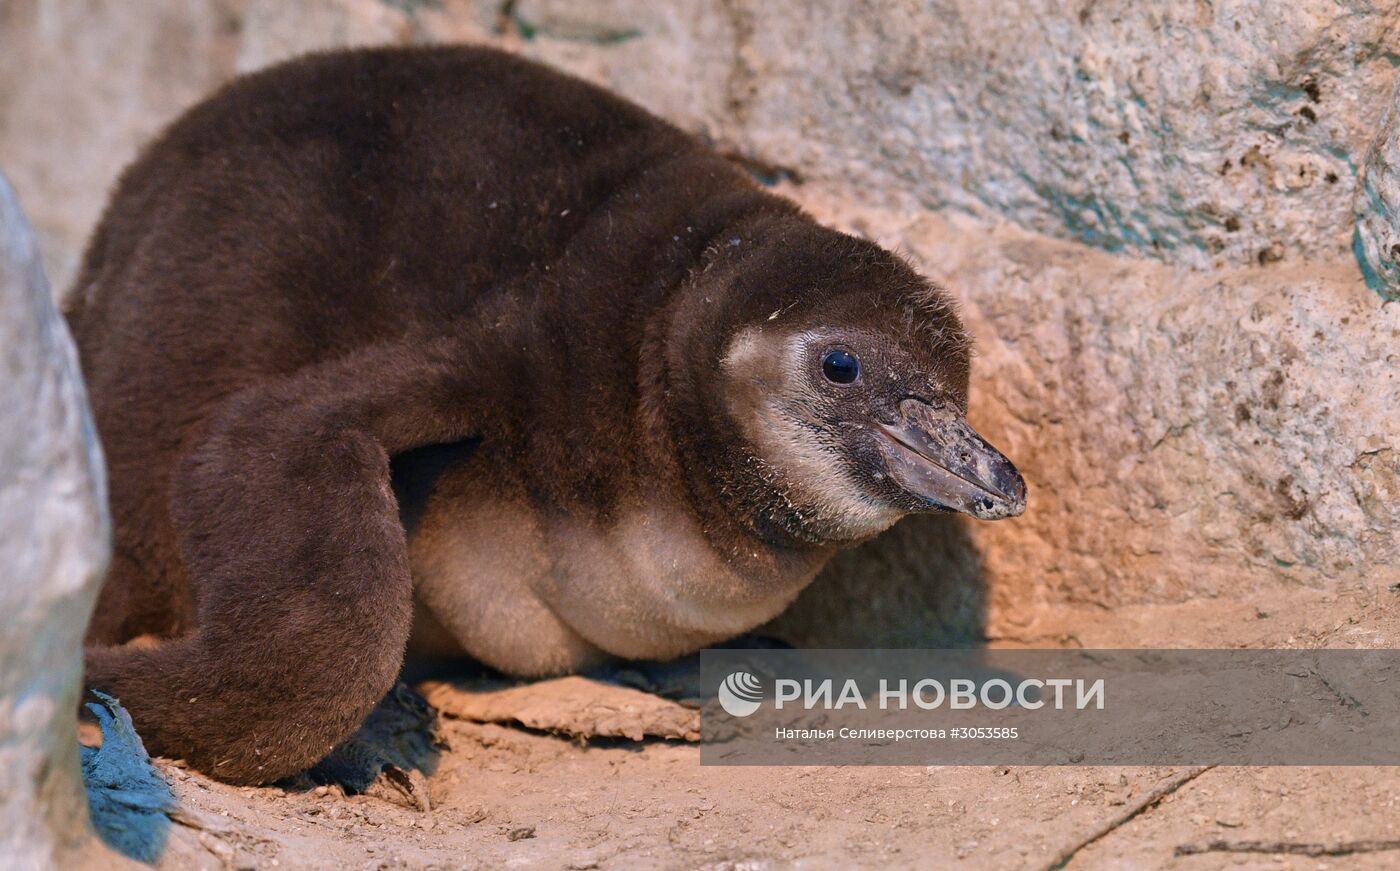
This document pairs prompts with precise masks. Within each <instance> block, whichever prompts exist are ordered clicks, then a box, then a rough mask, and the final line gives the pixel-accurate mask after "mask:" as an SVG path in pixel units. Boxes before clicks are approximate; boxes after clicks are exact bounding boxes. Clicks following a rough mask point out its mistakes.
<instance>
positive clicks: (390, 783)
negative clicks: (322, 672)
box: [284, 683, 446, 811]
mask: <svg viewBox="0 0 1400 871" xmlns="http://www.w3.org/2000/svg"><path fill="white" fill-rule="evenodd" d="M437 719H438V717H437V711H436V710H434V709H433V707H432V706H431V705H429V704H428V702H427V701H426V700H425V699H424V698H423V697H422V696H420V695H419V694H418V693H416V692H414V691H413V690H411V689H409V688H408V687H407V686H405V685H404V684H402V683H399V684H395V686H394V688H393V689H392V690H390V691H389V694H388V695H386V696H385V697H384V699H383V700H382V701H380V703H379V704H378V705H377V706H376V707H375V709H374V710H373V711H371V712H370V714H369V716H368V717H366V718H365V722H364V725H362V726H361V727H360V728H359V731H357V732H356V733H355V734H354V735H351V736H350V737H349V738H346V739H345V740H344V741H342V742H341V743H340V744H338V745H336V747H335V749H334V750H332V751H331V752H330V753H329V754H327V756H326V757H325V758H324V759H322V760H321V761H320V762H318V763H316V764H315V765H313V766H312V767H311V768H309V769H307V770H306V771H305V772H303V773H301V774H299V775H296V776H295V777H292V778H290V779H289V780H288V781H287V782H286V783H285V784H284V785H286V786H288V787H291V788H297V787H309V786H313V785H326V786H331V785H333V786H339V787H340V788H341V789H342V790H344V791H345V792H346V793H347V794H349V795H357V794H366V795H372V796H375V797H377V798H383V799H385V800H387V801H391V802H394V803H395V804H401V805H404V806H406V807H410V808H416V809H418V810H422V811H427V810H429V802H428V790H427V775H429V774H432V772H433V770H434V769H435V768H436V767H437V762H438V757H439V756H441V754H442V751H443V750H444V749H446V745H445V744H443V742H442V741H441V739H440V738H439V736H438V730H437Z"/></svg>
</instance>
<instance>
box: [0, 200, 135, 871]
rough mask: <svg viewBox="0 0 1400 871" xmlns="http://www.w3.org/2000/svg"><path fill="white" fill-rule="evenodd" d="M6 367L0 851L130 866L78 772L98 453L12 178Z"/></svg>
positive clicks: (100, 551) (100, 497) (2, 230)
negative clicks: (113, 845)
mask: <svg viewBox="0 0 1400 871" xmlns="http://www.w3.org/2000/svg"><path fill="white" fill-rule="evenodd" d="M0 373H3V374H0V566H3V569H2V570H0V856H4V860H3V861H4V863H5V865H6V866H7V867H11V868H35V869H40V868H59V867H62V868H74V867H78V866H80V865H83V864H84V863H85V862H89V861H90V862H92V863H93V864H94V866H95V867H106V868H112V867H125V866H124V865H121V866H118V865H116V864H112V863H115V862H116V861H118V860H117V859H116V858H115V857H104V856H102V853H103V851H102V850H101V848H100V847H98V846H97V845H96V844H95V842H93V841H92V834H91V830H90V829H89V828H88V826H87V818H88V814H87V797H86V795H85V794H84V792H83V785H82V782H81V780H80V779H79V775H78V740H77V739H78V736H77V728H76V727H77V721H76V718H75V714H76V713H77V710H78V695H79V692H80V686H79V685H80V680H81V677H82V659H81V656H80V652H81V645H82V637H83V629H84V627H86V625H87V621H88V616H89V614H90V613H91V611H92V604H93V600H94V598H95V597H96V595H97V585H98V582H99V581H100V579H101V577H102V572H103V571H104V570H105V569H106V565H107V556H108V547H109V545H108V537H109V529H108V522H107V503H106V492H105V489H104V486H105V485H104V479H103V471H102V457H101V452H100V451H99V450H98V447H97V443H96V439H95V434H94V432H93V428H92V423H91V421H90V420H89V417H88V410H87V401H86V398H85V396H84V393H83V388H82V381H81V379H80V378H79V376H78V364H77V355H76V353H75V352H74V349H73V344H72V341H71V340H70V339H69V337H68V331H67V329H66V328H65V327H64V324H63V320H62V319H61V318H60V317H59V315H58V312H57V310H56V309H55V308H54V305H53V302H52V300H51V299H50V296H49V288H48V284H47V282H45V280H44V273H43V270H42V268H41V266H40V263H39V254H38V251H37V249H36V248H35V246H34V243H33V239H32V238H31V236H30V233H29V228H28V226H27V225H26V223H25V221H24V216H23V215H22V214H21V213H20V211H19V205H18V203H17V202H16V201H15V197H14V192H13V190H12V189H11V188H10V185H9V183H8V182H7V181H6V180H5V178H4V176H0ZM109 860H110V861H109Z"/></svg>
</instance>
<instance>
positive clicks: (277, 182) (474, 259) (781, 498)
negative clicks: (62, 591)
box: [70, 48, 1024, 783]
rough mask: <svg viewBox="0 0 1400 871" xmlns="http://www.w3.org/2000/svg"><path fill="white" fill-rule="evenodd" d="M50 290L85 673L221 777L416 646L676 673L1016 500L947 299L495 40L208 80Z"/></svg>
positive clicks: (335, 719)
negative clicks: (853, 550) (93, 523)
mask: <svg viewBox="0 0 1400 871" xmlns="http://www.w3.org/2000/svg"><path fill="white" fill-rule="evenodd" d="M71 299H72V301H73V309H72V311H71V313H70V320H71V323H72V327H73V330H74V333H75V335H76V337H77V340H78V344H79V347H80V349H81V356H82V362H83V366H84V369H85V371H86V373H87V377H88V381H89V387H90V391H91V395H92V399H93V404H94V407H95V411H96V417H97V422H98V427H99V430H100V434H101V438H102V442H103V445H104V447H105V449H106V453H107V458H108V462H109V464H110V473H111V493H112V497H111V498H112V508H113V513H114V516H115V520H116V557H115V561H114V566H113V569H112V572H111V575H110V577H109V578H108V580H107V583H106V586H105V588H104V590H103V592H102V596H101V599H100V601H99V604H98V608H97V613H96V616H95V617H94V620H93V623H92V627H91V629H90V631H89V644H90V647H89V650H88V654H87V677H88V682H89V684H90V685H91V686H94V687H97V688H100V689H103V690H106V691H107V692H110V693H112V694H113V695H115V696H117V697H118V698H119V699H120V700H121V701H122V702H124V703H125V704H126V706H127V707H128V708H129V709H130V711H131V714H132V716H133V718H134V719H135V721H136V724H137V726H138V727H139V729H140V732H141V734H142V736H143V737H144V739H145V741H146V744H147V746H148V747H149V748H150V749H151V750H152V751H154V752H157V753H163V754H170V755H176V756H183V757H185V758H186V759H188V760H189V761H190V762H191V763H192V764H194V765H195V766H197V767H199V768H201V769H203V770H204V771H206V772H207V773H209V774H211V775H214V776H216V777H219V778H222V779H225V780H229V781H233V782H245V783H256V782H264V781H268V780H272V779H275V778H277V777H280V776H283V775H287V774H290V773H293V772H296V771H298V770H301V769H303V768H305V767H306V766H308V765H310V764H312V763H314V762H315V761H316V760H317V759H319V758H320V757H321V756H322V755H324V754H325V753H326V752H327V751H328V750H329V749H330V748H331V747H332V746H333V745H334V744H336V743H337V742H338V741H340V740H341V739H343V738H344V737H346V736H347V735H348V734H349V733H350V732H352V731H353V730H354V729H355V728H356V726H357V725H358V724H359V723H360V722H361V720H362V719H363V717H364V716H365V714H366V713H367V712H368V711H369V710H370V709H371V708H372V707H373V705H374V704H375V702H376V701H377V700H378V699H379V698H380V697H381V695H382V694H383V693H384V692H385V691H386V690H387V689H388V688H389V687H390V685H391V684H392V682H393V680H394V678H395V676H396V674H397V672H398V670H399V668H400V665H401V661H402V659H403V656H404V652H405V645H406V644H407V643H408V642H409V636H410V629H411V628H413V629H414V631H413V636H414V643H415V644H416V645H417V646H419V647H421V648H423V649H436V650H444V649H447V650H460V651H465V652H467V653H469V654H472V655H474V656H476V657H478V658H480V659H481V660H483V661H485V662H487V663H489V664H491V665H493V666H496V667H497V668H500V669H503V670H505V671H507V672H511V673H514V674H520V675H541V674H550V673H559V672H563V671H568V670H571V669H577V668H580V667H584V666H587V665H590V664H593V663H596V662H598V661H600V660H602V659H604V658H607V657H669V656H676V655H679V654H682V653H685V652H688V651H691V650H694V649H696V648H698V647H700V646H703V645H705V644H707V643H711V642H714V641H717V640H720V639H723V638H725V637H728V636H732V635H734V634H737V633H739V632H742V631H744V630H747V629H749V628H752V627H754V626H756V625H758V624H760V623H762V622H763V621H765V620H767V619H769V618H771V617H772V616H774V615H775V614H776V613H777V612H778V611H780V610H781V609H782V608H783V607H784V606H785V605H786V604H787V603H788V602H789V601H791V599H792V598H793V596H795V595H796V593H797V592H798V591H799V590H800V589H801V588H802V586H803V585H804V584H806V583H807V582H808V581H809V580H810V579H811V578H812V576H813V575H814V574H815V573H816V572H817V570H818V569H819V568H820V567H821V566H822V564H823V563H824V562H825V561H826V560H827V559H828V558H829V557H830V556H831V554H832V553H833V552H834V550H835V549H836V548H838V547H840V546H844V545H848V544H851V543H854V542H857V541H860V540H863V539H865V538H868V537H869V536H871V535H873V534H875V533H877V532H879V531H880V530H882V529H884V528H886V527H887V526H889V524H891V523H893V522H894V521H895V520H896V519H898V518H899V517H900V516H902V515H904V514H907V513H909V512H913V511H922V510H947V509H956V510H962V511H966V512H968V513H971V514H974V515H976V516H980V517H988V518H992V517H999V516H1008V515H1011V514H1015V513H1019V511H1020V510H1021V507H1022V505H1023V503H1024V485H1023V484H1022V483H1021V481H1020V479H1019V476H1018V475H1017V474H1016V472H1015V469H1014V468H1012V467H1011V465H1010V464H1009V463H1008V462H1007V461H1006V460H1005V458H1003V457H1001V456H1000V454H997V453H996V451H994V450H993V449H992V448H990V447H989V446H988V445H987V444H986V443H985V442H983V441H981V440H980V439H979V438H978V437H977V436H976V434H975V433H973V432H972V430H971V429H970V428H968V426H967V424H966V423H965V422H964V421H963V418H962V412H963V411H964V410H965V407H966V390H967V376H968V341H967V339H966V337H965V334H964V333H963V331H962V328H961V326H960V325H959V323H958V320H957V317H956V315H955V313H954V312H953V309H952V307H951V306H950V304H949V303H948V301H947V300H946V298H945V297H944V296H943V295H942V294H941V293H940V292H939V291H938V290H936V289H934V288H933V287H931V286H930V285H929V284H928V283H927V282H926V281H924V280H923V279H922V278H920V277H919V276H918V275H916V274H915V273H914V272H913V271H912V270H911V269H910V268H909V267H908V266H907V265H906V264H905V263H904V262H902V261H901V260H900V259H898V258H897V257H895V256H893V255H891V254H889V253H887V252H885V251H883V250H881V249H880V248H878V247H877V246H875V245H873V244H871V243H869V242H866V241H862V240H859V239H855V238H852V237H849V236H845V235H843V234H840V233H837V232H835V231H832V230H828V229H825V228H823V227H821V226H819V225H817V224H816V223H814V222H813V221H812V220H811V219H809V218H808V217H806V216H805V215H803V214H802V213H801V212H800V211H799V210H798V209H797V208H796V207H795V206H793V205H792V204H791V203H789V202H787V201H785V200H783V199H780V198H778V197H775V196H772V195H770V194H768V193H766V192H764V191H763V190H761V189H759V188H758V187H757V186H755V185H754V184H753V183H752V182H751V181H749V180H748V178H747V177H746V176H745V175H744V174H743V173H741V172H740V171H738V170H737V169H736V168H734V167H733V166H731V165H730V164H729V163H728V162H726V161H725V160H724V159H723V158H722V157H720V156H719V155H717V154H716V153H715V152H713V151H712V150H710V149H709V148H707V147H705V146H704V145H703V144H702V143H700V142H699V141H697V140H696V139H694V138H693V137H691V136H689V135H687V134H685V133H682V132H681V131H679V130H677V129H675V128H673V127H671V126H670V125H668V124H666V123H664V122H662V121H660V120H658V119H656V118H654V117H652V116H651V115H649V114H647V113H646V112H644V111H643V110H641V109H639V108H637V107H636V106H633V105H631V104H629V103H627V102H624V101H623V100H621V99H619V98H617V97H615V96H612V95H610V94H608V93H606V92H604V91H602V90H599V89H597V88H595V87H592V86H590V85H587V84H585V83H583V82H580V81H577V80H575V79H572V78H569V77H566V76H563V75H560V74H558V73H555V72H552V71H549V70H547V69H544V68H542V67H539V66H537V65H533V64H530V63H527V62H525V61H522V60H519V59H516V58H512V57H510V56H508V55H504V54H501V53H498V52H494V51H489V50H484V49H476V48H424V49H403V50H399V49H395V50H374V51H357V52H349V53H337V54H326V55H318V56H311V57H307V58H304V59H301V60H297V61H294V62H291V63H288V64H285V65H282V66H279V67H276V68H273V69H270V70H267V71H264V72H260V73H257V74H255V75H252V76H248V77H246V78H243V79H240V80H238V81H235V82H234V83H232V84H231V85H229V86H228V87H226V88H224V89H223V90H222V91H220V92H219V93H218V94H217V95H215V96H214V97H212V98H211V99H210V100H208V101H207V102H204V103H202V104H200V105H198V106H196V107H195V108H194V109H192V110H191V111H190V112H188V113H187V114H186V115H185V116H184V117H182V118H181V119H180V120H178V121H177V122H176V123H175V124H174V125H173V126H172V127H171V128H170V129H169V130H167V131H166V132H165V133H164V134H163V135H162V136H161V137H160V138H159V139H158V140H157V141H156V142H155V143H154V144H153V145H152V146H151V147H150V148H148V149H147V150H146V152H145V153H144V154H143V155H142V156H141V158H140V159H139V160H138V161H137V162H136V163H135V164H134V165H133V166H132V167H131V168H130V169H129V170H128V171H127V172H126V174H125V175H124V176H123V177H122V179H121V182H120V184H119V185H118V187H117V189H116V191H115V193H114V194H113V196H112V200H111V204H110V205H109V207H108V209H107V212H106V214H105V215H104V217H103V219H102V222H101V224H100V225H99V227H98V229H97V232H96V234H95V235H94V237H93V239H92V242H91V244H90V246H89V248H88V251H87V255H86V259H85V261H84V264H83V269H82V274H81V275H80V276H79V279H78V283H77V286H76V287H75V289H74V292H73V295H72V297H71ZM405 529H407V530H408V532H405ZM415 614H416V616H415ZM142 635H147V636H150V635H153V636H156V637H158V638H160V639H162V640H161V641H160V642H159V643H158V644H155V645H124V644H123V642H126V641H128V640H130V639H132V638H135V637H137V636H142Z"/></svg>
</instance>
